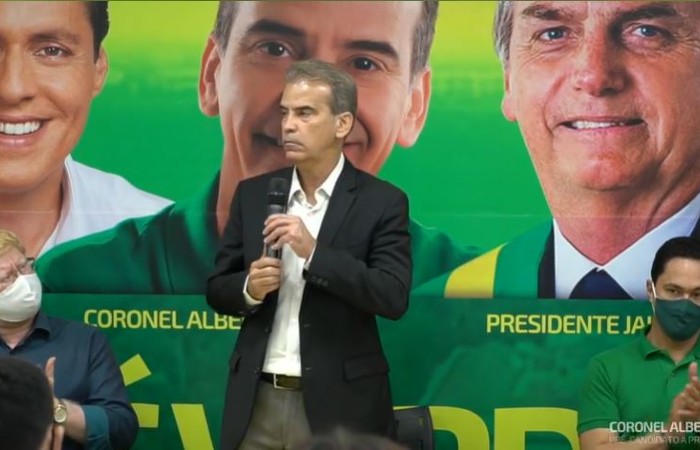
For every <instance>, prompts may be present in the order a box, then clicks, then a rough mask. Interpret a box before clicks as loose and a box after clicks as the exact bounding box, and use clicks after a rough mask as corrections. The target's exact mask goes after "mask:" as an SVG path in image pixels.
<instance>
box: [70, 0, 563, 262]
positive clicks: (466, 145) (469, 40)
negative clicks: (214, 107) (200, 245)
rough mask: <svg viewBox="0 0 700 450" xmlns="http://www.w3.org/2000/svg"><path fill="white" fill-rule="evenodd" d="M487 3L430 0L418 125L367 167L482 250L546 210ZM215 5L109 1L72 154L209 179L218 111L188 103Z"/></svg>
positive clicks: (163, 184) (147, 181) (215, 158)
mask: <svg viewBox="0 0 700 450" xmlns="http://www.w3.org/2000/svg"><path fill="white" fill-rule="evenodd" d="M494 5H495V2H479V1H469V2H453V1H447V2H441V3H440V11H439V15H438V23H437V31H436V35H435V42H434V45H433V50H432V52H431V57H430V65H431V67H432V69H433V86H432V98H431V101H430V109H429V114H428V120H427V123H426V126H425V128H424V130H423V133H422V134H421V136H420V139H419V141H418V143H417V145H415V146H414V147H412V148H409V149H403V148H400V147H397V148H396V149H395V150H394V152H393V153H392V154H391V156H390V157H389V159H388V161H387V163H386V164H385V166H384V167H383V169H382V171H381V172H380V174H379V175H380V177H383V178H386V179H388V180H389V181H391V182H393V183H395V184H397V185H398V186H400V187H401V188H402V189H404V190H405V191H406V192H407V193H408V195H409V197H410V199H411V215H412V217H413V218H414V219H415V220H418V221H419V222H421V223H422V224H424V225H427V226H432V227H436V228H438V229H441V230H443V231H445V232H446V233H447V234H449V235H450V236H452V237H453V238H455V239H456V240H458V241H459V242H462V243H466V244H472V245H478V246H482V247H484V248H490V247H493V246H496V245H499V244H501V243H503V242H505V241H507V240H509V239H510V238H512V237H514V236H517V235H518V234H520V233H522V232H523V231H525V230H528V229H530V228H531V227H532V226H534V225H536V224H538V223H541V222H543V221H544V220H546V219H547V218H549V217H550V216H549V210H548V208H547V205H546V203H545V200H544V197H543V195H542V191H541V189H540V186H539V183H538V181H537V178H536V175H535V173H534V169H533V168H532V164H531V162H530V159H529V157H528V154H527V150H526V149H525V147H524V144H523V142H522V139H521V137H520V132H519V130H518V127H517V125H516V124H513V123H509V122H507V121H506V120H505V119H504V118H503V116H502V114H501V111H500V102H501V97H502V84H503V81H502V74H501V66H500V63H499V61H498V58H497V57H496V55H495V52H494V50H493V45H492V42H491V24H492V21H493V12H494ZM216 7H217V3H216V2H208V1H195V2H192V1H190V2H145V1H138V2H126V1H113V2H111V3H110V16H111V29H110V31H109V35H108V36H107V39H106V41H105V48H106V50H107V53H108V56H109V61H110V70H109V75H108V79H107V83H106V85H105V88H104V90H103V92H102V93H101V94H100V95H99V96H98V97H97V99H96V100H95V102H94V104H93V109H92V111H91V115H90V119H89V123H88V126H87V129H86V132H85V135H84V136H83V139H82V141H81V142H80V145H79V147H78V149H76V151H75V152H74V155H75V157H76V159H78V160H79V161H81V162H84V163H87V164H89V165H92V166H94V167H97V168H99V169H103V170H107V171H111V172H115V173H118V174H120V175H123V176H125V177H126V178H127V179H128V180H130V181H131V182H132V183H134V184H135V185H137V186H138V187H140V188H142V189H145V190H147V191H151V192H154V193H156V194H160V195H163V196H166V197H168V198H171V199H173V200H180V199H183V198H186V197H188V196H189V195H191V194H192V193H193V192H198V191H199V190H201V189H202V187H203V186H204V185H205V183H207V182H208V181H210V180H211V178H212V176H213V174H214V173H215V172H216V171H217V170H218V168H219V166H220V159H221V153H222V148H223V144H222V138H221V132H220V127H219V121H218V118H208V117H205V116H204V115H203V114H201V113H200V111H199V108H198V105H197V80H198V75H199V64H200V60H201V55H202V51H203V49H204V44H205V42H206V39H207V36H208V34H209V31H210V30H211V28H212V26H213V23H214V17H215V14H216ZM360 101H362V100H361V99H360ZM516 193H517V194H516Z"/></svg>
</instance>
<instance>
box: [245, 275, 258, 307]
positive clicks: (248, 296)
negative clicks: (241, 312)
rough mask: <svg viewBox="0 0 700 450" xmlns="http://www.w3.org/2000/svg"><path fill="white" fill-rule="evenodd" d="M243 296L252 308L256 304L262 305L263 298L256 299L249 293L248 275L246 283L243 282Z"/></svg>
mask: <svg viewBox="0 0 700 450" xmlns="http://www.w3.org/2000/svg"><path fill="white" fill-rule="evenodd" d="M243 298H245V302H246V304H247V305H248V306H250V307H251V308H253V307H255V306H260V305H262V301H261V300H255V299H254V298H253V297H252V296H251V295H250V294H249V293H248V277H245V283H243Z"/></svg>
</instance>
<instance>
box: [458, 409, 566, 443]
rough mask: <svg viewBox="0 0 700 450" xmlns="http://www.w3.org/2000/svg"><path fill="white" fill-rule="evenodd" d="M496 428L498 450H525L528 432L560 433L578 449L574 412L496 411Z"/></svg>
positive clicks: (549, 410) (548, 410)
mask: <svg viewBox="0 0 700 450" xmlns="http://www.w3.org/2000/svg"><path fill="white" fill-rule="evenodd" d="M494 428H495V431H494V448H495V450H504V449H507V450H525V433H526V432H528V431H544V432H553V433H558V434H560V435H562V436H564V437H565V438H566V439H567V440H568V441H569V444H571V448H572V449H573V450H579V444H578V436H577V434H576V411H574V410H572V409H564V408H496V410H495V425H494ZM460 448H462V447H461V446H460ZM465 448H470V447H465Z"/></svg>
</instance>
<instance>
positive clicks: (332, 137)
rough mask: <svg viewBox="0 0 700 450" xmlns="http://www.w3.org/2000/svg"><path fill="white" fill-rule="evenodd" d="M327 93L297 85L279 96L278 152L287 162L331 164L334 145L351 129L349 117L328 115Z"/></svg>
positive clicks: (313, 86)
mask: <svg viewBox="0 0 700 450" xmlns="http://www.w3.org/2000/svg"><path fill="white" fill-rule="evenodd" d="M330 101H331V89H330V87H329V86H328V85H325V84H321V83H309V82H307V81H299V82H296V83H291V84H287V85H286V86H285V88H284V91H283V92H282V99H281V100H280V111H281V113H282V148H283V149H284V153H285V155H286V157H287V160H288V161H290V162H292V163H294V164H296V165H303V164H309V163H311V164H314V165H317V164H323V163H324V162H329V163H330V162H332V161H333V160H334V159H335V158H336V157H337V153H336V151H334V147H335V145H337V144H336V143H337V142H338V141H339V140H342V139H343V138H344V137H345V135H346V134H347V133H348V131H349V130H350V127H351V126H352V115H351V114H350V113H346V114H342V115H335V114H333V112H332V111H331V107H330Z"/></svg>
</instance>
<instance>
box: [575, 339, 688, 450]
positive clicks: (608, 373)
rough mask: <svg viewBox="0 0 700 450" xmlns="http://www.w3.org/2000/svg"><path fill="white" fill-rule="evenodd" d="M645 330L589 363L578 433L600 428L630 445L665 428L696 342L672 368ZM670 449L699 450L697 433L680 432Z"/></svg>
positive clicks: (672, 364) (667, 356)
mask: <svg viewBox="0 0 700 450" xmlns="http://www.w3.org/2000/svg"><path fill="white" fill-rule="evenodd" d="M648 331H649V327H647V328H646V330H645V331H644V334H643V335H642V336H640V337H639V338H637V339H635V340H633V341H631V342H629V343H627V344H625V345H622V346H620V347H616V348H613V349H611V350H607V351H605V352H603V353H601V354H599V355H597V356H596V357H594V358H593V359H592V360H591V363H590V365H589V368H588V374H587V376H586V379H585V382H584V384H583V390H582V395H581V405H580V408H579V416H578V432H579V434H581V433H583V432H585V431H589V430H593V429H596V428H605V429H608V430H611V431H612V432H614V433H616V434H617V436H618V438H619V439H620V440H621V441H632V440H635V439H643V436H646V435H649V434H653V433H661V432H663V430H665V429H668V427H669V425H668V424H667V421H668V415H669V412H670V410H671V404H672V403H673V399H674V398H675V397H676V395H678V394H679V393H680V392H681V391H683V389H684V388H685V385H686V383H688V381H689V377H688V366H689V365H690V363H692V362H694V361H698V360H700V345H699V344H698V343H697V342H696V344H695V347H694V348H693V351H692V352H691V353H689V354H688V355H686V357H685V358H683V360H682V361H680V362H679V363H678V364H676V363H675V362H674V361H673V360H672V359H671V357H670V356H669V355H668V353H667V352H666V351H663V350H660V349H658V348H656V347H654V345H652V343H651V342H649V340H648V339H647V337H646V333H647V332H648ZM699 342H700V341H699ZM692 425H693V426H694V425H696V424H695V423H692ZM670 449H672V450H690V449H700V434H698V433H694V432H689V433H686V434H685V436H684V437H683V438H680V439H679V442H677V443H675V444H674V443H672V444H671V445H670Z"/></svg>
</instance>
